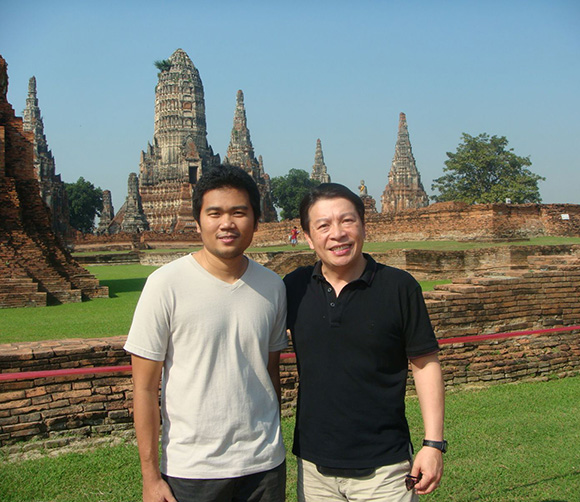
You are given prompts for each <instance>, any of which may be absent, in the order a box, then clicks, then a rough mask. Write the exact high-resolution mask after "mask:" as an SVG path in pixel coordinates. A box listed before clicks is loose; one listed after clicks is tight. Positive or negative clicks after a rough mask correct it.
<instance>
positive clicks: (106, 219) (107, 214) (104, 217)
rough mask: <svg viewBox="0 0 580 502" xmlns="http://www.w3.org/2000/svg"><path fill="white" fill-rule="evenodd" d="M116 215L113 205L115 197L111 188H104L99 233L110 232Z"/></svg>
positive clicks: (97, 232)
mask: <svg viewBox="0 0 580 502" xmlns="http://www.w3.org/2000/svg"><path fill="white" fill-rule="evenodd" d="M114 217H115V208H114V207H113V199H112V197H111V191H110V190H103V209H101V217H100V218H99V225H98V226H97V231H96V234H97V235H103V234H108V233H109V227H110V226H111V223H113V218H114Z"/></svg>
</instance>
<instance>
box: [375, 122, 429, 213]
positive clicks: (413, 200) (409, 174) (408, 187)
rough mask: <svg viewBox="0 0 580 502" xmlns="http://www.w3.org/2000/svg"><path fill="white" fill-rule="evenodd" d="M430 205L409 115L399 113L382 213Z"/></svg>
mask: <svg viewBox="0 0 580 502" xmlns="http://www.w3.org/2000/svg"><path fill="white" fill-rule="evenodd" d="M428 205H429V197H428V196H427V193H426V192H425V189H424V188H423V184H422V183H421V175H420V174H419V171H418V170H417V165H416V164H415V157H413V151H412V149H411V141H410V140H409V130H408V128H407V117H406V116H405V114H404V113H401V114H400V115H399V133H398V136H397V143H396V145H395V156H394V157H393V162H392V164H391V170H390V172H389V181H388V183H387V186H386V187H385V191H384V192H383V196H382V197H381V206H382V207H381V212H382V213H397V212H399V211H403V210H405V209H418V208H420V207H425V206H428Z"/></svg>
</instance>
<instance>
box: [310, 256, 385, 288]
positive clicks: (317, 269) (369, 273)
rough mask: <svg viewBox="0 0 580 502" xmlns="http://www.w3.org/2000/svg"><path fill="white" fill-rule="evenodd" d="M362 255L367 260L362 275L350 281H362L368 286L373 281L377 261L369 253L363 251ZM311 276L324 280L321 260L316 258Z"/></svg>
mask: <svg viewBox="0 0 580 502" xmlns="http://www.w3.org/2000/svg"><path fill="white" fill-rule="evenodd" d="M363 256H364V257H365V259H366V261H367V264H366V266H365V269H364V270H363V273H362V275H361V276H360V277H359V278H358V279H355V280H354V281H352V282H356V281H363V282H364V283H366V284H367V285H368V286H370V285H371V283H372V282H373V279H374V277H375V274H376V272H377V262H376V261H375V260H374V259H373V257H372V256H371V255H370V254H367V253H363ZM312 278H313V279H316V280H318V281H325V282H326V278H325V277H324V274H323V273H322V261H321V260H318V261H317V262H316V264H315V265H314V269H313V270H312Z"/></svg>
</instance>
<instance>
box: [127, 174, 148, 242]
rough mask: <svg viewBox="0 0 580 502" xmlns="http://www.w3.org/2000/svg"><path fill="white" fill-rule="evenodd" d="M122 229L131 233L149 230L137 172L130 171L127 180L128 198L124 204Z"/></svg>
mask: <svg viewBox="0 0 580 502" xmlns="http://www.w3.org/2000/svg"><path fill="white" fill-rule="evenodd" d="M124 210H125V212H124V215H123V222H122V223H121V230H122V231H123V232H129V233H139V232H143V231H144V230H149V225H148V224H147V219H146V218H145V215H144V214H143V207H142V205H141V196H140V195H139V180H138V178H137V174H136V173H130V174H129V179H128V181H127V199H126V201H125V205H124Z"/></svg>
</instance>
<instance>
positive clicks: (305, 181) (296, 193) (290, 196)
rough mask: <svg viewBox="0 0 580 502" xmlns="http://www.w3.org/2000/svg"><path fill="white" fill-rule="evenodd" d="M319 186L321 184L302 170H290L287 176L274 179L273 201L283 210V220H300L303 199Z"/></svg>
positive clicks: (281, 215) (281, 214)
mask: <svg viewBox="0 0 580 502" xmlns="http://www.w3.org/2000/svg"><path fill="white" fill-rule="evenodd" d="M317 185H319V182H318V181H314V180H311V179H310V176H309V175H308V173H307V172H306V171H304V170H302V169H290V171H288V174H287V175H286V176H276V177H275V178H272V199H273V202H274V204H275V205H276V206H278V207H279V208H280V209H281V210H282V212H281V213H280V217H281V218H282V219H283V220H292V219H294V218H298V217H299V216H300V213H299V211H300V201H301V200H302V197H304V195H306V193H307V192H308V190H310V189H311V188H313V187H315V186H317Z"/></svg>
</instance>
